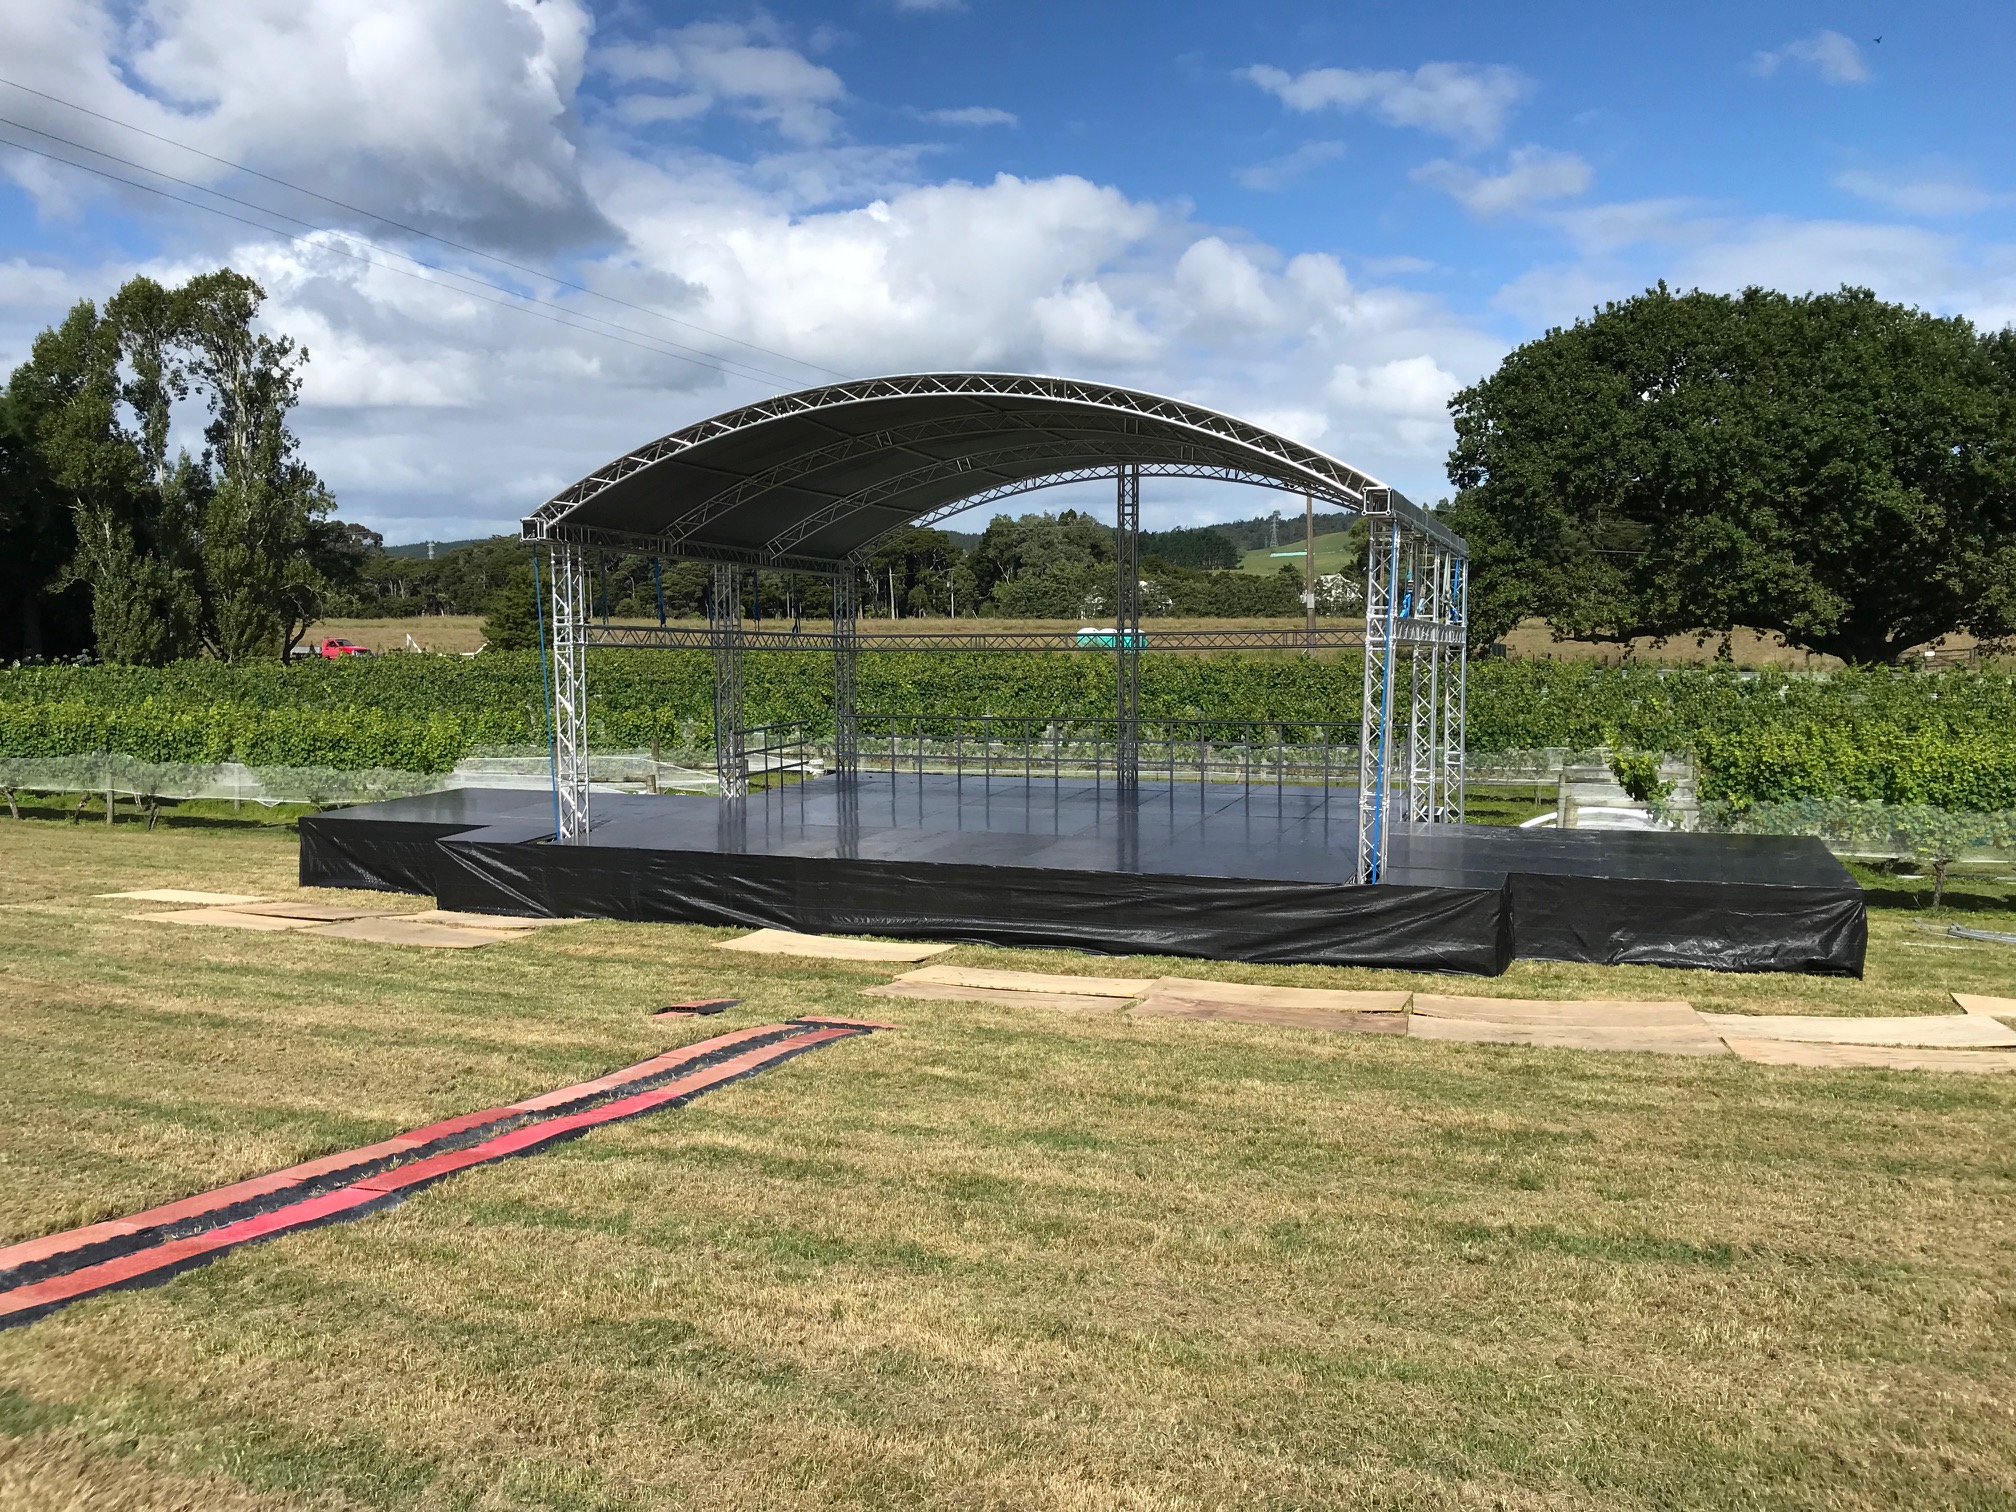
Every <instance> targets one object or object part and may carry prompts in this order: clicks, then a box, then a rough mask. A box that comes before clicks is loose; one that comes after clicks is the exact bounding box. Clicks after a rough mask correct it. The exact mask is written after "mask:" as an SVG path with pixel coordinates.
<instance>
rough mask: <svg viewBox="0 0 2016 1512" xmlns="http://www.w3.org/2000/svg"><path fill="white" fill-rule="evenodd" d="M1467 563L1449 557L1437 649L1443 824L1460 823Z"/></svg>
mask: <svg viewBox="0 0 2016 1512" xmlns="http://www.w3.org/2000/svg"><path fill="white" fill-rule="evenodd" d="M1469 590H1470V564H1469V562H1467V561H1465V560H1464V559H1463V558H1462V557H1459V556H1457V555H1455V554H1454V553H1453V552H1452V553H1450V554H1449V557H1448V566H1447V587H1446V589H1445V590H1444V596H1443V607H1442V624H1443V626H1444V629H1445V631H1447V632H1453V641H1452V643H1451V644H1449V645H1444V646H1438V647H1437V648H1436V650H1437V652H1438V653H1439V655H1440V657H1441V661H1442V672H1443V675H1442V749H1441V752H1440V755H1441V758H1442V814H1441V818H1442V822H1443V823H1445V824H1461V823H1462V822H1463V784H1464V776H1465V774H1464V759H1465V758H1464V745H1465V739H1466V735H1467V732H1466V731H1465V729H1464V727H1463V726H1464V720H1465V716H1466V715H1467V714H1468V713H1469V681H1470V625H1469Z"/></svg>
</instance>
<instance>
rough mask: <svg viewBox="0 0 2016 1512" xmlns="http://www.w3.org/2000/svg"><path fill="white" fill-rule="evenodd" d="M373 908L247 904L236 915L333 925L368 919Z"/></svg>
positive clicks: (305, 904)
mask: <svg viewBox="0 0 2016 1512" xmlns="http://www.w3.org/2000/svg"><path fill="white" fill-rule="evenodd" d="M380 911H381V910H378V909H375V908H338V907H337V906H336V905H335V904H333V903H247V904H244V905H243V906H241V907H240V908H238V909H236V910H235V912H238V913H248V914H264V915H265V916H266V917H267V918H269V919H299V920H301V922H302V923H304V924H334V923H336V922H337V921H338V920H340V919H362V918H368V917H369V916H370V915H372V914H374V913H378V912H380Z"/></svg>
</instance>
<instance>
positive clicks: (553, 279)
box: [0, 78, 852, 378]
mask: <svg viewBox="0 0 2016 1512" xmlns="http://www.w3.org/2000/svg"><path fill="white" fill-rule="evenodd" d="M0 84H5V85H6V86H7V87H8V88H9V89H18V90H20V91H21V92H22V93H23V94H31V95H34V96H35V97H36V98H37V99H40V100H47V101H49V102H50V103H51V104H53V105H61V106H62V107H63V108H64V109H65V110H74V111H77V112H78V113H79V114H80V115H87V116H90V117H91V118H92V119H93V120H98V121H103V122H105V123H106V124H107V125H108V126H117V127H119V128H120V129H121V130H122V131H133V132H138V133H139V134H140V135H141V136H144V137H148V138H151V139H152V140H154V141H157V142H162V143H165V144H166V145H168V146H170V147H173V148H176V149H177V150H178V151H182V152H188V153H193V154H194V155H195V156H197V157H200V158H206V159H208V160H209V161H210V162H213V163H219V164H222V165H223V166H224V167H226V168H230V169H233V170H235V171H236V172H239V173H247V174H250V175H251V176H252V177H253V178H257V179H264V180H265V181H266V182H267V183H269V184H277V185H279V186H280V187H281V188H282V189H290V190H292V191H293V192H294V193H296V194H305V195H307V196H308V197H309V198H310V199H318V200H320V201H322V203H323V204H325V205H334V206H335V207H336V208H337V209H339V210H348V211H349V212H350V213H351V214H352V215H361V216H363V217H364V218H365V219H367V220H374V221H377V222H378V223H379V224H380V225H386V226H391V227H393V228H395V229H397V230H400V231H404V232H406V233H407V234H408V235H410V236H419V237H424V238H426V239H427V240H428V241H432V242H439V243H440V244H441V245H442V246H444V247H452V248H454V249H455V250H456V251H457V252H466V253H468V254H469V255H470V256H471V257H481V258H486V259H488V260H489V261H491V262H494V263H497V264H498V265H500V266H501V267H506V268H511V269H514V270H516V271H517V272H520V273H529V274H531V275H532V276H533V277H534V278H543V279H545V280H546V281H547V282H548V283H553V284H558V285H559V286H560V287H561V288H563V289H572V290H574V291H575V292H576V293H577V294H586V295H588V296H589V297H591V298H594V299H601V300H606V301H608V302H609V303H610V304H614V305H621V306H622V307H623V308H624V309H626V310H635V311H637V312H638V313H639V314H640V315H649V316H650V317H652V319H654V320H663V321H667V322H669V323H670V324H672V325H678V326H684V327H686V328H687V329H688V330H689V331H698V332H699V333H700V334H701V335H702V336H712V337H713V338H714V339H715V340H716V341H728V342H733V343H734V344H735V345H736V346H740V347H747V348H748V349H749V350H750V351H752V352H761V353H763V354H764V355H765V356H766V357H777V358H781V359H782V360H783V361H785V362H795V363H797V364H798V365H799V366H800V367H808V368H810V369H812V370H813V371H814V372H816V373H825V374H827V375H829V376H831V377H834V378H847V377H850V376H852V375H850V374H847V373H842V372H840V371H839V370H837V369H835V368H829V367H825V366H823V365H822V364H820V363H817V362H810V361H807V360H806V359H805V358H803V357H793V356H792V355H791V354H790V353H789V352H779V351H775V350H773V349H772V348H770V347H766V346H759V345H758V344H757V343H755V342H753V341H744V340H742V339H741V338H740V337H739V336H730V335H728V334H726V333H725V332H722V331H712V330H709V329H708V328H707V327H706V326H703V325H696V324H694V323H693V322H692V321H690V320H682V319H680V318H679V317H678V316H677V315H667V314H666V313H665V312H664V311H662V310H654V309H652V308H651V307H650V306H648V305H640V304H633V303H632V302H631V301H629V300H627V299H618V298H617V297H616V296H615V295H613V294H604V293H603V292H601V290H599V289H591V288H589V287H588V286H587V285H586V284H578V283H571V282H569V281H568V280H567V279H564V278H560V277H558V276H556V275H554V274H552V273H548V272H546V271H545V270H544V269H541V268H534V267H529V266H527V265H526V264H524V263H519V262H513V261H512V260H511V259H510V258H508V257H500V256H498V255H497V254H496V253H494V252H485V251H483V250H482V249H481V248H480V247H471V246H466V245H464V244H463V243H461V242H458V241H452V240H450V239H449V238H448V237H445V236H440V235H437V234H436V233H435V232H432V231H425V230H422V229H421V228H420V227H418V226H409V225H407V224H406V223H405V222H404V221H398V220H394V219H392V217H391V216H389V215H381V214H379V213H378V212H377V211H375V210H367V209H365V208H363V207H362V206H361V205H353V204H350V203H349V202H348V201H346V200H340V199H336V198H334V197H332V196H330V195H327V194H323V193H321V192H320V191H319V190H315V189H309V188H305V187H303V186H302V185H300V184H295V183H290V182H289V181H288V180H286V179H283V178H275V177H274V176H273V175H272V174H270V173H262V172H260V171H259V170H258V169H257V168H248V167H247V166H246V165H245V164H243V163H239V162H234V161H233V160H232V159H230V158H226V157H219V156H218V155H217V154H216V153H214V152H205V151H204V150H203V149H202V148H201V147H191V146H190V145H189V144H188V143H187V142H178V141H176V140H175V139H174V138H173V137H169V136H163V135H162V134H161V133H160V132H158V131H150V130H148V129H147V128H146V127H145V126H136V125H134V124H133V123H132V122H131V121H122V120H120V119H119V118H118V117H117V116H109V115H106V114H104V113H103V112H101V111H96V110H93V109H91V108H90V107H89V106H87V105H79V104H77V103H76V102H75V101H74V100H66V99H64V98H62V97H61V96H60V95H52V94H48V93H45V92H44V91H42V90H40V89H31V88H30V87H29V86H28V85H26V84H21V83H17V82H16V81H15V80H13V79H9V78H0ZM9 124H14V123H11V122H10V123H9ZM22 129H23V130H26V131H35V132H36V135H38V136H49V135H50V134H49V133H48V132H44V131H36V128H35V127H33V126H26V127H23V128H22ZM51 140H54V141H62V140H63V139H62V138H61V137H52V138H51ZM70 145H75V144H70ZM83 150H84V151H86V152H94V151H96V150H97V149H95V148H91V147H85V148H83ZM100 155H101V156H104V157H112V158H113V161H115V162H126V161H127V160H126V159H124V158H118V157H114V156H113V154H111V153H102V154H100ZM129 166H131V167H136V168H138V167H141V166H142V165H140V164H137V163H132V164H129ZM142 171H143V172H148V173H152V172H155V171H156V170H154V169H151V168H143V169H142ZM161 177H162V178H168V179H173V181H174V182H176V183H186V182H187V181H186V180H182V179H174V176H173V175H172V174H166V173H164V174H161ZM189 187H191V188H202V186H201V185H190V186H189ZM204 192H206V193H209V192H213V191H209V190H205V191H204ZM220 198H229V196H220ZM234 203H237V202H235V201H234ZM261 208H263V207H261ZM268 213H269V214H276V215H277V214H279V212H278V211H270V212H268ZM283 218H284V219H287V220H294V219H295V218H294V217H293V216H291V215H290V216H285V217H283ZM295 223H296V224H297V225H301V224H305V222H301V221H295ZM591 318H592V317H591Z"/></svg>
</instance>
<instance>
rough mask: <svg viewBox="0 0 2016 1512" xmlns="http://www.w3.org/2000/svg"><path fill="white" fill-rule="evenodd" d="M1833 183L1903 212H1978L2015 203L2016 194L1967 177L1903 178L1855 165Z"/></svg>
mask: <svg viewBox="0 0 2016 1512" xmlns="http://www.w3.org/2000/svg"><path fill="white" fill-rule="evenodd" d="M1834 186H1835V188H1837V189H1844V190H1846V191H1847V192H1848V193H1850V194H1852V195H1854V196H1855V197H1856V198H1857V199H1864V200H1868V201H1869V202H1870V203H1871V204H1874V205H1881V206H1882V207H1883V208H1884V209H1885V210H1894V211H1896V212H1897V213H1898V214H1900V215H1920V216H1932V217H1943V216H1950V215H1975V214H1978V213H1979V212H1981V211H1983V210H1993V209H1995V208H1997V207H1998V206H2002V205H2007V204H2010V203H2016V195H2009V194H1991V193H1990V192H1989V191H1988V190H1986V189H1983V188H1981V187H1980V185H1978V184H1975V183H1972V182H1970V181H1968V180H1967V179H1964V178H1958V177H1954V176H1951V175H1942V174H1937V173H1934V174H1928V175H1925V176H1922V177H1917V178H1903V177H1897V176H1894V175H1887V174H1880V173H1872V172H1870V171H1869V170H1868V169H1865V168H1854V169H1849V170H1848V171H1847V172H1844V173H1839V174H1836V175H1835V176H1834Z"/></svg>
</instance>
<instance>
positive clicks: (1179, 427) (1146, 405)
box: [525, 373, 1461, 570]
mask: <svg viewBox="0 0 2016 1512" xmlns="http://www.w3.org/2000/svg"><path fill="white" fill-rule="evenodd" d="M962 395H963V396H970V397H975V398H982V399H984V398H1008V399H1040V400H1050V401H1054V402H1056V403H1057V404H1058V405H1059V406H1060V408H1061V409H1064V410H1069V411H1076V412H1078V413H1080V414H1083V413H1084V412H1086V411H1099V412H1104V413H1105V414H1107V415H1108V416H1111V417H1114V418H1116V419H1118V418H1123V417H1124V418H1127V419H1132V420H1138V421H1143V422H1150V423H1152V424H1153V426H1154V428H1155V430H1156V431H1157V432H1158V433H1159V439H1161V440H1162V442H1163V443H1164V446H1165V447H1166V445H1167V442H1168V441H1170V440H1173V439H1174V437H1173V436H1171V434H1170V433H1171V431H1172V430H1173V431H1175V432H1177V433H1187V434H1188V435H1190V436H1191V437H1194V438H1195V439H1196V440H1197V441H1198V442H1200V443H1204V444H1206V445H1209V444H1210V443H1212V442H1215V443H1218V445H1219V446H1221V447H1224V448H1226V449H1228V450H1237V451H1239V452H1241V453H1243V454H1244V455H1245V456H1247V457H1249V458H1250V459H1251V465H1250V468H1249V470H1251V471H1254V472H1255V473H1259V472H1262V471H1263V470H1264V471H1265V472H1267V473H1273V472H1274V471H1275V470H1276V469H1279V475H1278V477H1276V478H1274V479H1271V480H1270V481H1272V483H1273V486H1277V487H1285V488H1287V489H1289V490H1290V491H1299V490H1301V489H1304V488H1306V489H1308V490H1309V491H1310V492H1312V493H1320V494H1321V495H1322V496H1323V497H1326V498H1338V497H1340V496H1346V497H1351V498H1359V497H1362V496H1363V494H1364V493H1365V491H1366V490H1368V489H1373V488H1381V489H1382V490H1383V485H1381V484H1380V483H1379V482H1378V480H1377V479H1375V478H1372V477H1370V476H1369V475H1367V474H1365V473H1362V472H1360V471H1358V470H1357V469H1356V468H1353V467H1349V466H1347V465H1346V464H1344V463H1342V462H1339V461H1338V460H1337V459H1336V458H1334V457H1329V456H1325V455H1324V454H1323V453H1322V452H1319V451H1315V450H1313V449H1312V448H1310V447H1306V446H1303V445H1301V444H1300V443H1298V442H1294V441H1290V440H1288V439H1287V438H1286V437H1283V436H1277V435H1275V434H1274V433H1273V432H1272V431H1268V430H1264V429H1262V428H1261V427H1259V426H1256V425H1250V424H1248V423H1247V422H1245V421H1243V420H1239V419H1237V418H1235V417H1233V416H1231V415H1224V414H1220V413H1218V412H1217V411H1215V410H1208V409H1205V408H1203V407H1201V406H1198V405H1193V404H1186V403H1184V402H1183V401H1181V400H1177V399H1170V398H1166V397H1164V396H1162V395H1159V394H1148V393H1143V392H1141V391H1139V390H1136V389H1126V388H1119V387H1116V386H1113V385H1110V384H1096V383H1085V382H1080V381H1078V380H1076V379H1069V378H1045V377H1031V376H1018V375H1007V374H990V373H916V374H907V375H902V376H897V377H889V378H870V379H864V380H861V381H858V382H853V383H840V384H830V385H827V386H825V387H822V388H814V389H804V390H800V391H799V392H797V393H792V394H780V395H778V396H776V397H775V398H771V399H765V400H762V401H759V402H758V403H756V404H751V405H745V406H743V407H742V408H740V409H735V410H730V411H728V412H726V413H725V414H721V415H716V416H714V417H713V418H712V419H708V420H703V421H701V422H700V423H699V424H697V425H692V426H688V427H686V428H685V429H684V430H679V431H674V432H672V433H671V434H670V435H668V436H662V437H660V438H659V439H658V440H656V441H653V442H651V443H650V444H649V445H646V446H642V447H639V448H638V449H637V450H635V451H633V452H630V453H628V454H627V455H625V456H622V457H619V458H617V459H616V460H615V461H613V462H611V463H609V464H608V465H607V466H604V467H601V468H598V469H597V470H596V471H595V472H593V473H590V474H589V475H588V476H587V477H585V478H583V479H581V480H580V481H579V482H577V483H575V484H573V485H572V486H571V487H569V488H566V489H563V490H562V491H561V492H560V493H559V494H557V495H555V496H554V497H553V498H552V499H550V500H548V501H547V502H546V503H545V504H543V505H541V506H540V507H539V509H537V510H535V511H534V512H533V513H532V514H531V515H529V516H527V517H526V520H525V534H526V535H527V536H528V537H532V538H541V537H545V538H551V539H557V540H568V539H573V540H579V541H582V542H585V543H588V544H605V545H624V544H629V543H631V542H637V543H645V542H648V543H650V544H648V545H643V546H642V547H641V549H646V550H650V549H656V550H659V551H661V552H665V553H666V554H672V552H673V550H674V548H673V547H671V546H668V544H667V543H666V541H665V540H664V538H663V535H662V534H660V535H658V536H651V535H637V534H631V533H625V532H616V531H609V530H603V529H597V528H592V527H575V528H571V529H570V528H569V527H568V526H567V525H566V523H565V517H566V515H567V514H568V513H569V512H570V511H572V510H573V509H575V508H577V507H578V506H580V505H582V504H584V503H587V502H588V501H589V500H591V499H594V498H595V497H597V496H598V495H599V494H601V493H602V492H604V491H605V490H606V489H609V488H611V487H613V486H614V485H616V484H617V483H620V482H622V481H623V480H624V479H625V478H628V477H631V476H633V475H635V474H636V473H639V472H641V471H643V470H644V469H646V468H649V467H651V466H653V465H655V464H657V463H659V462H662V461H665V460H666V459H667V458H670V457H674V456H677V455H679V454H680V453H682V452H685V451H688V450H690V449H692V448H693V447H696V446H700V445H702V444H704V443H706V442H707V441H710V440H714V439H717V438H720V437H724V436H729V435H733V434H735V433H736V432H738V431H744V430H748V429H750V428H752V427H755V426H759V425H762V424H764V423H766V422H769V421H773V420H778V419H782V418H784V417H786V416H792V415H807V414H816V413H817V412H819V411H821V410H830V409H834V408H837V407H840V406H845V405H856V404H864V403H870V402H874V401H879V400H889V399H901V398H905V397H933V396H962ZM1002 418H1003V417H1002V416H1001V415H1000V414H995V415H994V416H993V417H992V421H993V424H994V426H995V428H1000V423H1001V420H1002ZM1157 449H1158V448H1157V447H1156V446H1155V445H1154V443H1152V442H1150V441H1149V440H1148V438H1147V437H1146V436H1143V437H1142V438H1141V445H1140V451H1139V456H1140V460H1141V461H1142V462H1143V464H1144V465H1152V464H1153V463H1154V462H1155V461H1156V458H1155V457H1154V456H1153V455H1152V453H1153V452H1154V451H1155V450H1157ZM1016 491H1018V492H1019V491H1020V490H1019V489H1018V490H1016ZM724 507H725V506H724ZM967 507H971V505H970V503H969V504H968V506H967ZM1392 508H1393V511H1394V512H1395V513H1396V514H1399V515H1401V516H1402V517H1403V519H1404V520H1405V522H1406V523H1407V524H1408V525H1411V526H1412V527H1414V528H1415V529H1417V530H1420V531H1421V532H1422V533H1424V534H1426V535H1429V536H1431V537H1434V538H1436V539H1438V540H1442V541H1444V543H1445V544H1449V545H1452V546H1455V547H1457V548H1458V549H1459V550H1460V549H1461V542H1460V539H1458V538H1457V537H1455V536H1453V535H1452V534H1451V533H1450V532H1449V530H1448V528H1447V527H1446V526H1444V525H1442V524H1441V522H1440V521H1438V520H1436V519H1435V518H1434V517H1433V516H1432V515H1430V514H1429V513H1428V512H1427V511H1425V510H1422V509H1420V508H1419V507H1418V506H1416V505H1414V504H1412V503H1410V502H1408V501H1407V500H1405V499H1403V498H1402V497H1400V496H1399V495H1397V494H1395V495H1392ZM716 517H718V516H716ZM683 523H684V522H683V521H679V522H673V526H672V528H673V529H681V528H683ZM702 524H704V522H698V523H697V524H696V525H695V527H694V528H695V529H698V528H699V527H700V525H702ZM686 538H690V533H689V536H687V537H682V539H686ZM695 546H696V548H697V542H696V543H695ZM678 554H682V555H685V554H697V549H696V550H695V551H693V552H682V553H678ZM724 558H725V559H733V560H742V561H749V562H759V561H761V563H762V565H766V566H770V565H774V566H791V567H796V566H798V565H800V564H799V563H797V562H787V561H783V560H771V561H762V559H761V556H760V553H757V552H752V551H748V550H746V549H741V548H737V549H735V550H734V551H732V552H726V553H710V559H713V560H722V559H724ZM827 565H828V567H829V568H830V563H828V564H827ZM810 570H816V569H810Z"/></svg>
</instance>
